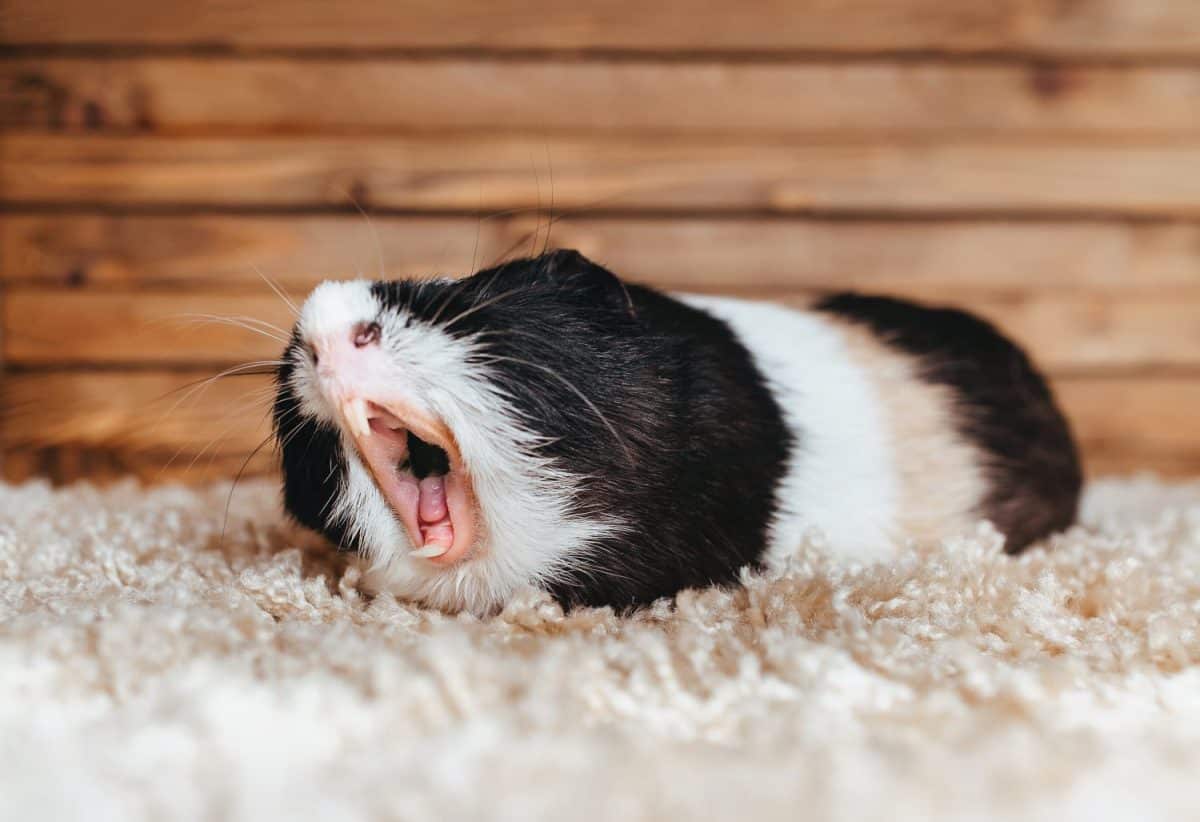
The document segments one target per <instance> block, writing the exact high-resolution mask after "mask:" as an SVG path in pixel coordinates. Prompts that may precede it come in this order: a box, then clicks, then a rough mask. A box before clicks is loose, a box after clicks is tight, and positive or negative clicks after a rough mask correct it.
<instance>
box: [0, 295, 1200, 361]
mask: <svg viewBox="0 0 1200 822" xmlns="http://www.w3.org/2000/svg"><path fill="white" fill-rule="evenodd" d="M908 295H909V296H915V297H919V298H925V299H931V300H934V301H937V302H952V303H957V304H960V305H962V306H963V307H966V308H970V309H972V310H974V311H977V312H979V313H980V314H981V315H983V316H985V317H987V318H989V319H991V320H993V321H995V322H997V323H998V324H999V325H1000V326H1001V327H1003V328H1005V329H1006V330H1007V331H1009V333H1011V334H1012V335H1013V336H1014V337H1015V338H1016V339H1017V340H1019V341H1021V342H1022V343H1024V344H1025V345H1026V346H1028V347H1029V349H1030V351H1031V353H1032V354H1033V355H1034V357H1035V359H1037V360H1038V361H1039V362H1040V363H1042V364H1043V365H1044V366H1045V367H1046V368H1048V369H1050V370H1053V371H1056V372H1075V371H1080V370H1089V371H1090V370H1097V369H1111V368H1123V369H1129V368H1147V367H1170V368H1191V367H1196V366H1200V312H1197V310H1196V307H1197V305H1200V292H1197V291H1193V292H1191V294H1190V295H1180V294H1171V295H1168V296H1155V295H1142V294H1132V295H1130V294H1115V295H1105V294H1100V293H1097V294H1082V295H1072V294H1066V293H1041V292H1026V293H1019V294H1012V295H1009V296H1007V297H982V298H979V299H973V300H970V301H960V300H955V299H954V295H953V294H952V293H949V292H947V291H946V290H945V289H941V288H932V289H925V288H913V289H911V290H910V291H909V292H908ZM779 299H780V301H782V302H790V303H793V304H802V303H804V302H807V301H808V300H809V299H810V297H809V295H805V294H793V295H791V296H788V297H780V298H779ZM3 311H4V313H3V325H4V328H5V330H6V334H5V339H4V347H3V356H4V358H5V359H6V360H7V361H8V362H10V363H13V364H19V365H35V364H73V363H103V364H145V363H163V364H165V363H171V364H182V363H238V362H245V361H248V360H259V359H274V358H276V357H278V356H279V354H280V352H281V351H282V350H283V347H284V341H283V340H284V335H285V333H286V331H284V330H283V329H288V328H290V325H291V323H292V314H291V310H290V308H289V307H288V306H286V305H285V304H284V303H283V302H282V300H280V299H279V298H277V297H276V296H275V295H273V294H270V293H265V294H261V295H239V294H215V293H208V294H205V293H191V294H172V293H141V294H136V293H119V292H111V291H103V292H86V291H85V292H64V291H46V290H26V289H12V290H10V291H9V293H8V294H7V296H6V299H5V300H4V306H3ZM226 317H228V318H251V322H256V323H267V324H274V326H275V327H276V328H274V329H273V328H271V326H270V325H257V326H256V327H255V328H249V329H248V328H244V327H242V326H240V325H238V324H236V323H235V322H234V321H225V322H223V321H221V320H220V318H226Z"/></svg>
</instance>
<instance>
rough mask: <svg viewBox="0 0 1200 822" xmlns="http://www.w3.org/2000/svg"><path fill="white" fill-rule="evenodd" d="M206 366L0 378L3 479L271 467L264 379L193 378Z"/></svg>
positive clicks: (200, 475)
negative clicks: (207, 381)
mask: <svg viewBox="0 0 1200 822" xmlns="http://www.w3.org/2000/svg"><path fill="white" fill-rule="evenodd" d="M212 373H213V372H211V371H190V372H138V373H111V372H77V373H51V374H37V373H34V374H20V375H9V376H7V377H6V379H5V380H4V381H3V383H0V398H2V399H0V423H2V425H0V454H2V455H3V473H4V476H5V477H6V478H7V479H9V480H14V481H15V480H21V479H26V478H29V477H31V476H37V475H48V476H51V477H52V478H54V479H55V480H56V481H59V482H70V481H73V480H76V479H82V478H87V479H91V480H95V479H114V478H117V477H119V476H123V475H126V474H132V475H134V476H137V477H139V478H140V479H142V480H145V481H150V482H163V481H168V480H171V481H186V482H205V481H210V480H213V479H220V478H226V479H227V478H231V477H233V476H234V475H235V474H236V473H237V471H238V470H239V469H240V468H241V466H242V465H243V464H245V465H246V470H247V471H248V472H249V473H259V474H261V473H265V472H269V471H271V470H273V468H274V457H273V453H272V451H271V449H270V448H264V449H263V450H262V451H261V452H260V453H259V454H257V455H255V456H254V457H253V458H252V459H250V460H249V461H248V462H247V457H248V456H249V455H250V454H251V452H253V451H254V449H255V448H257V447H258V446H259V444H260V443H262V441H263V439H264V438H265V437H266V436H267V434H268V433H269V432H270V426H269V423H268V421H267V418H266V416H265V412H266V408H267V400H268V397H269V396H270V383H269V381H268V380H267V379H266V378H260V377H245V378H230V379H225V380H220V381H218V382H215V383H213V384H212V385H211V386H208V387H203V388H202V387H200V386H197V385H194V383H195V382H196V381H197V380H202V379H204V378H206V377H209V376H211V375H212Z"/></svg>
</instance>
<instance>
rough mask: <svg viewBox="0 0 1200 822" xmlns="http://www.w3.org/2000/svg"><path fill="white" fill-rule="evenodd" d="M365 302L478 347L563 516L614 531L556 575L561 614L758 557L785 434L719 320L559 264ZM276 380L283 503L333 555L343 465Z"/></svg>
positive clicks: (386, 288)
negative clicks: (569, 513) (553, 480)
mask: <svg viewBox="0 0 1200 822" xmlns="http://www.w3.org/2000/svg"><path fill="white" fill-rule="evenodd" d="M373 290H374V293H375V295H376V296H377V298H379V299H380V301H381V302H382V303H383V304H384V306H385V307H386V308H404V309H405V310H406V311H408V312H410V314H411V315H412V316H413V317H414V319H415V320H417V321H424V322H430V323H434V324H437V325H438V326H440V327H441V328H442V329H444V330H446V331H447V332H448V333H451V334H453V335H460V336H476V335H483V336H482V337H481V339H482V340H484V341H486V351H485V353H483V354H482V355H481V357H480V364H481V366H482V365H487V366H488V367H489V368H490V369H491V370H492V371H493V373H495V375H496V379H497V381H498V383H499V386H500V387H501V388H502V389H503V390H504V391H505V392H506V393H507V394H508V395H509V397H510V398H511V403H512V404H513V406H514V408H515V410H516V412H517V413H518V414H519V415H520V416H521V418H522V419H523V420H524V424H525V425H526V426H528V427H530V428H532V429H533V430H535V431H536V432H538V433H539V434H541V435H543V436H544V437H545V441H546V444H545V445H544V446H542V447H541V451H540V453H542V454H543V455H545V456H548V457H550V458H552V459H553V460H554V461H555V462H556V463H557V464H558V465H560V466H561V467H562V468H563V469H565V470H566V471H568V472H569V473H570V474H572V475H573V476H576V477H582V478H584V479H583V481H582V492H581V493H580V494H579V495H578V497H577V500H576V503H575V505H576V509H577V511H576V512H577V513H578V514H580V515H582V516H595V517H607V518H613V519H615V520H617V521H619V522H622V523H624V524H626V525H627V529H626V530H624V532H623V533H622V534H621V536H620V537H619V538H613V539H611V540H609V541H607V542H604V543H602V544H599V545H597V546H596V550H595V552H594V553H593V554H592V555H590V556H589V559H588V561H587V562H586V563H580V564H578V565H577V566H574V567H567V568H562V569H559V573H558V574H557V577H556V581H555V582H554V583H553V585H551V586H550V590H551V593H552V594H553V595H554V596H555V598H556V599H558V600H559V601H560V602H561V603H562V604H564V605H566V606H571V605H577V604H588V605H612V606H615V607H619V608H623V607H627V606H633V605H638V604H642V603H647V602H650V601H653V600H654V599H657V598H659V597H663V596H670V595H672V594H675V593H676V592H678V591H680V590H682V589H684V588H689V587H696V586H706V585H711V584H714V583H732V582H734V581H736V578H737V573H738V570H739V569H740V568H742V567H744V566H746V565H755V564H757V563H758V562H759V559H760V556H761V554H762V552H763V549H764V547H765V545H766V539H767V530H768V528H769V526H770V524H771V523H772V520H773V517H774V514H775V511H776V509H777V503H778V501H777V500H776V499H775V498H774V494H773V492H772V491H771V490H770V489H774V488H776V487H777V486H778V484H779V481H780V480H781V478H782V476H783V473H784V471H785V466H786V462H787V459H788V456H789V453H790V449H791V446H792V438H791V435H790V434H789V432H788V430H787V427H786V425H785V423H784V421H783V416H782V412H781V410H780V408H779V407H778V405H777V403H776V402H775V399H774V397H773V396H772V395H771V392H770V391H769V390H768V389H767V387H766V385H765V383H764V380H763V378H762V376H761V375H760V374H759V372H758V370H757V369H756V368H755V366H754V364H753V362H752V361H751V358H750V355H749V353H748V352H747V351H746V350H745V349H744V348H743V347H742V346H741V345H740V344H739V343H737V342H736V341H735V340H734V338H733V335H732V334H731V333H730V331H729V329H728V328H727V327H726V326H725V325H724V324H723V323H722V322H720V321H719V320H717V319H714V318H713V317H711V316H709V315H708V314H705V313H703V312H701V311H696V310H694V309H691V308H689V307H687V306H685V305H683V304H681V303H679V302H677V301H675V300H672V299H670V298H668V297H666V296H664V295H662V294H660V293H658V292H655V291H653V290H650V289H647V288H642V287H638V286H626V285H624V284H622V283H621V282H620V281H619V280H618V279H617V278H616V277H615V276H613V275H612V274H611V273H609V272H608V271H606V270H605V269H603V268H601V267H599V266H597V265H595V264H593V263H591V262H590V261H588V260H587V259H585V258H584V257H583V256H582V255H580V254H578V253H577V252H573V251H557V252H551V253H549V254H546V255H543V256H541V257H538V258H534V259H524V260H516V261H513V262H509V263H506V264H504V265H502V266H499V267H496V268H493V269H489V270H486V271H482V272H480V273H478V274H476V275H474V276H473V277H469V278H467V279H465V280H461V281H459V282H455V283H448V282H421V283H415V282H409V281H396V282H379V283H376V284H375V285H374V287H373ZM292 345H293V346H299V345H301V342H300V341H299V340H293V342H292ZM291 353H292V352H290V351H289V355H285V357H284V359H285V362H286V361H289V360H290V354H291ZM289 376H290V367H289V366H285V367H284V369H282V370H281V372H280V375H279V396H278V398H277V400H276V406H275V420H276V430H277V432H278V433H279V435H280V442H281V443H282V447H281V451H282V458H283V473H284V499H285V503H286V505H287V508H288V510H289V511H291V512H292V514H293V515H294V516H295V517H296V518H297V519H298V520H299V521H300V522H301V523H303V524H304V525H307V526H309V527H311V528H314V529H316V530H318V531H322V532H323V533H325V534H326V535H327V536H328V537H329V538H330V539H333V540H334V541H335V542H339V543H343V542H344V539H345V529H344V528H340V527H337V526H336V525H332V524H331V523H330V522H329V520H328V512H329V510H330V507H331V504H332V500H333V495H334V494H336V492H337V486H338V483H339V482H340V481H341V479H342V475H343V474H344V471H345V465H344V457H343V456H342V455H341V454H340V453H339V452H338V444H337V439H336V437H335V436H334V435H333V432H331V431H326V430H324V429H321V428H320V427H318V426H317V425H316V424H315V423H314V422H313V421H311V420H303V419H299V418H298V417H297V416H296V410H295V409H296V399H295V397H293V396H292V393H291V390H290V389H289V388H288V386H287V380H288V378H289ZM584 397H586V400H585V399H583V398H584ZM297 425H298V426H300V427H301V430H300V431H298V432H296V433H295V435H294V436H292V437H291V438H287V437H286V435H287V434H288V433H289V432H291V431H292V429H293V426H297Z"/></svg>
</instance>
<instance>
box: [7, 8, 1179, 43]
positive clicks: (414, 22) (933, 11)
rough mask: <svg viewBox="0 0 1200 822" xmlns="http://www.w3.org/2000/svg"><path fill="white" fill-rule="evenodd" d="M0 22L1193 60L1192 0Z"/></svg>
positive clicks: (89, 14)
mask: <svg viewBox="0 0 1200 822" xmlns="http://www.w3.org/2000/svg"><path fill="white" fill-rule="evenodd" d="M0 30H3V31H4V32H5V38H6V40H7V41H8V42H10V43H14V44H27V43H35V44H47V43H57V44H106V43H119V44H153V45H204V46H212V45H216V46H228V47H243V48H245V47H260V48H261V47H276V48H278V47H284V48H289V47H290V48H295V47H310V48H399V49H428V48H433V49H464V48H487V49H582V50H589V49H601V50H604V49H607V50H611V49H626V50H627V49H636V50H661V49H667V50H686V51H704V52H716V51H729V50H733V51H750V50H753V51H766V52H776V51H795V50H818V51H858V50H864V49H865V50H872V51H878V50H888V51H892V50H920V51H924V50H930V49H938V50H947V51H996V50H1021V51H1034V52H1050V53H1060V52H1062V53H1072V54H1078V53H1081V54H1089V55H1090V54H1111V55H1129V54H1158V55H1162V54H1178V55H1192V54H1194V53H1195V52H1196V51H1197V50H1200V8H1197V7H1196V5H1195V4H1194V3H1191V2H1188V0H1138V2H1136V3H1134V2H1114V1H1113V0H1073V2H1070V3H1064V2H1061V0H956V2H953V3H947V2H944V0H838V2H832V3H831V2H826V0H801V1H800V2H796V0H752V2H747V3H710V2H705V0H662V2H658V3H644V2H634V0H608V2H604V3H582V4H580V3H552V2H525V3H520V4H513V3H506V4H495V3H488V2H483V0H457V2H454V3H427V2H419V0H345V1H344V2H339V3H327V2H323V0H259V2H256V3H244V2H239V1H238V0H198V2H194V3H190V4H188V7H187V10H186V13H185V12H183V11H181V10H180V9H179V7H177V6H174V5H170V4H161V3H156V2H152V0H116V2H107V3H92V2H87V1H86V0H9V2H8V3H5V4H4V5H2V6H0Z"/></svg>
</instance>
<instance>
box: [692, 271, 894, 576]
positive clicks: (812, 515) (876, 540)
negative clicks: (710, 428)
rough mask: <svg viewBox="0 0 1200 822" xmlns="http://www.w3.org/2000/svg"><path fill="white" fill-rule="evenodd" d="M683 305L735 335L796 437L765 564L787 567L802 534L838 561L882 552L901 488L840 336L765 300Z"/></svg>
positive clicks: (862, 379) (878, 414)
mask: <svg viewBox="0 0 1200 822" xmlns="http://www.w3.org/2000/svg"><path fill="white" fill-rule="evenodd" d="M681 299H683V300H684V302H687V303H688V304H690V305H692V306H694V307H696V308H700V309H702V310H704V311H707V312H709V313H711V314H712V315H714V316H716V317H718V318H720V319H722V320H724V321H725V322H726V323H727V324H728V325H729V326H730V327H731V328H732V329H733V331H734V333H735V334H737V336H738V338H739V339H740V340H741V342H742V344H743V345H745V346H746V348H747V349H749V350H750V352H751V354H752V355H753V357H754V361H755V364H756V365H757V366H758V368H759V370H761V371H762V373H763V375H764V376H765V377H766V379H767V381H768V383H769V384H770V387H771V389H772V392H773V393H774V395H775V398H776V400H777V401H778V402H779V405H780V406H781V407H782V409H783V412H784V415H785V417H786V420H787V423H788V426H789V428H790V429H791V431H792V433H793V435H794V436H795V437H796V440H797V446H796V448H794V449H793V453H792V454H791V457H790V459H789V461H788V469H787V475H786V477H785V479H784V481H783V483H782V485H781V487H780V489H779V499H780V503H781V507H782V511H781V513H780V515H779V516H778V517H777V519H776V522H775V525H774V527H773V529H772V533H771V540H770V546H769V549H768V555H767V561H768V562H769V563H771V564H773V565H776V566H778V565H780V564H782V563H783V562H785V561H786V559H787V558H788V557H789V556H791V555H792V554H793V553H794V552H795V551H796V550H797V549H798V548H799V547H800V545H801V542H802V540H803V538H804V537H805V535H807V534H809V533H810V532H811V533H812V534H813V535H815V536H819V537H823V538H824V539H825V540H826V541H827V543H828V548H829V550H830V551H831V553H833V554H835V555H837V556H840V557H843V558H846V559H853V560H868V559H877V558H880V557H881V556H885V555H886V554H887V553H889V552H890V551H891V546H892V543H891V541H890V539H889V536H890V535H891V534H893V533H894V532H895V525H896V516H897V507H898V499H899V488H898V481H897V473H896V470H895V466H894V462H893V454H892V450H891V445H890V443H889V440H888V435H887V426H886V419H885V416H884V409H883V408H882V407H881V405H880V400H879V398H878V397H877V396H876V395H875V392H874V390H873V389H872V387H871V383H870V380H869V379H868V377H867V375H866V374H865V373H863V370H862V369H861V367H859V366H858V365H857V364H856V363H855V362H854V361H853V360H852V359H851V357H850V354H849V352H848V351H847V350H846V347H845V345H844V344H843V342H842V338H841V336H840V335H839V334H838V332H837V331H836V330H835V329H834V328H833V327H832V326H831V325H830V324H829V323H828V322H827V321H825V320H823V319H822V318H820V317H818V316H817V315H815V314H810V313H805V312H800V311H794V310H791V309H788V308H784V307H782V306H778V305H772V304H769V303H757V302H747V301H744V300H734V299H728V298H721V297H707V296H695V295H687V296H682V297H681Z"/></svg>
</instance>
